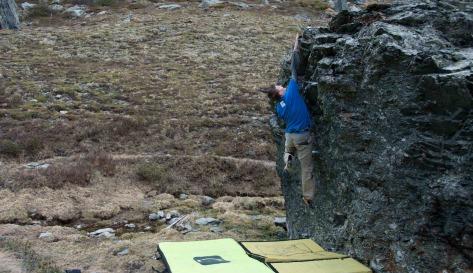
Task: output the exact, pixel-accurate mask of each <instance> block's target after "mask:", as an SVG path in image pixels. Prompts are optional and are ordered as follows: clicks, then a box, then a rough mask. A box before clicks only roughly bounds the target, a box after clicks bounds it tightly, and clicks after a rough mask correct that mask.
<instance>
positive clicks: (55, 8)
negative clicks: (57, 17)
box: [49, 4, 64, 12]
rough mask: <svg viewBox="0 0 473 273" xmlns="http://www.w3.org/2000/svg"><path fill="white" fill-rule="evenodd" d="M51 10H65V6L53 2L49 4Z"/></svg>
mask: <svg viewBox="0 0 473 273" xmlns="http://www.w3.org/2000/svg"><path fill="white" fill-rule="evenodd" d="M49 10H50V11H52V12H61V11H63V10H64V7H63V6H62V5H58V4H53V5H50V6H49Z"/></svg>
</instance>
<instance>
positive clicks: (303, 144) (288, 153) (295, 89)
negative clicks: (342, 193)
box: [260, 35, 315, 204]
mask: <svg viewBox="0 0 473 273" xmlns="http://www.w3.org/2000/svg"><path fill="white" fill-rule="evenodd" d="M299 60H300V57H299V35H298V36H297V37H296V40H295V42H294V49H293V52H292V60H291V79H290V80H289V84H288V86H287V87H286V88H284V87H283V86H281V85H275V86H271V87H268V88H263V89H261V90H260V91H261V92H264V93H266V94H268V97H269V98H270V99H272V100H276V101H277V103H276V113H277V114H278V116H279V117H280V118H282V119H283V120H284V122H285V123H286V129H285V138H286V141H285V151H284V163H285V164H286V166H285V167H284V171H288V170H289V169H290V166H291V163H292V160H293V158H294V154H295V153H296V154H297V157H298V158H299V161H300V163H301V177H302V198H303V201H304V202H305V203H306V204H310V203H311V202H312V199H313V197H314V193H315V181H314V176H313V174H312V169H313V162H312V143H311V136H310V127H311V118H310V113H309V109H308V108H307V105H306V104H305V102H304V98H303V97H302V96H301V94H300V93H299V86H298V83H297V67H298V66H299Z"/></svg>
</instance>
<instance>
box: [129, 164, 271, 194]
mask: <svg viewBox="0 0 473 273" xmlns="http://www.w3.org/2000/svg"><path fill="white" fill-rule="evenodd" d="M136 175H137V176H138V178H139V179H140V180H142V181H145V182H146V183H147V184H151V185H152V186H153V187H154V188H155V189H156V190H157V191H158V192H162V193H164V192H165V193H170V194H175V195H176V194H179V193H182V192H186V193H191V194H204V195H209V196H214V197H217V196H225V195H231V196H236V195H243V196H274V195H278V194H279V179H278V178H277V175H276V172H275V170H273V169H272V168H269V167H267V166H263V165H260V164H254V163H251V162H244V161H243V162H242V163H237V162H235V161H231V160H226V159H222V158H216V157H213V156H202V157H199V158H192V157H164V158H156V159H154V160H152V161H151V162H147V163H142V164H139V165H138V166H137V168H136Z"/></svg>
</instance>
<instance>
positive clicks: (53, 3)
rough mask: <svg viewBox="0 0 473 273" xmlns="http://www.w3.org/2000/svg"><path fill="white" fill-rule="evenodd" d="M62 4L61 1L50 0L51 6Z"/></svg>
mask: <svg viewBox="0 0 473 273" xmlns="http://www.w3.org/2000/svg"><path fill="white" fill-rule="evenodd" d="M61 3H62V1H61V0H52V1H51V5H60V4H61Z"/></svg>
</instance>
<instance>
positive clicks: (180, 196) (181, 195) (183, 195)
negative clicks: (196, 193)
mask: <svg viewBox="0 0 473 273" xmlns="http://www.w3.org/2000/svg"><path fill="white" fill-rule="evenodd" d="M188 197H189V195H187V194H185V193H181V194H179V200H186V199H187V198H188Z"/></svg>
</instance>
